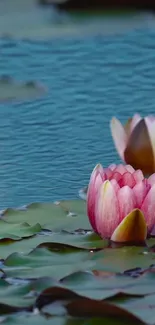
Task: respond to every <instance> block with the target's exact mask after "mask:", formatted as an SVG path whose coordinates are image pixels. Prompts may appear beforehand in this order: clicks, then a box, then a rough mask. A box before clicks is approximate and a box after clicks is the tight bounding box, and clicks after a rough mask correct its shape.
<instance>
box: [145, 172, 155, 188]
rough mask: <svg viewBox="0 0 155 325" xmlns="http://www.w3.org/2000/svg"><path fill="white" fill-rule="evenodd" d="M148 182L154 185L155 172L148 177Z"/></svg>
mask: <svg viewBox="0 0 155 325" xmlns="http://www.w3.org/2000/svg"><path fill="white" fill-rule="evenodd" d="M147 181H148V183H149V184H150V185H151V186H152V185H154V184H155V173H154V174H152V175H151V176H150V177H149V178H148V180H147Z"/></svg>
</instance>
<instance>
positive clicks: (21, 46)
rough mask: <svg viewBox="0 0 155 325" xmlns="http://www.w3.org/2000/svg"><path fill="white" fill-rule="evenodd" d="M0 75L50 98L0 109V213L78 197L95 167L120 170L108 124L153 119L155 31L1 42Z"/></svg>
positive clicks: (11, 104)
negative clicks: (36, 84)
mask: <svg viewBox="0 0 155 325" xmlns="http://www.w3.org/2000/svg"><path fill="white" fill-rule="evenodd" d="M0 49H1V55H0V71H1V74H11V75H13V76H14V77H15V78H16V80H38V81H40V82H42V83H44V84H45V86H47V88H48V89H49V93H48V94H47V96H45V97H44V98H41V99H37V100H34V101H28V102H24V103H23V102H16V103H9V104H0V157H1V158H0V208H4V207H6V206H17V205H22V204H25V203H28V202H31V201H51V200H59V199H64V198H72V197H76V196H78V190H79V189H80V188H81V187H83V186H84V185H86V184H87V182H88V178H89V174H90V172H91V170H92V168H93V167H94V165H95V164H96V163H97V162H101V163H102V164H103V165H108V164H109V163H111V162H114V161H115V162H119V158H118V155H117V153H116V151H115V148H114V145H113V142H112V138H111V135H110V129H109V119H110V118H111V117H112V116H113V115H117V117H118V118H120V119H121V120H122V121H124V120H125V119H126V118H127V117H128V116H130V115H132V114H133V113H135V112H136V111H137V112H140V113H142V114H143V115H144V114H148V113H154V111H155V29H154V27H153V25H152V26H147V27H146V25H145V26H144V28H141V29H137V30H134V31H128V32H126V33H123V34H120V35H118V36H112V35H110V36H105V35H101V34H100V35H92V36H91V35H89V37H84V36H78V37H76V38H74V37H72V38H68V39H66V40H65V39H64V38H63V39H53V40H51V41H42V42H39V41H36V42H33V41H27V40H21V41H19V40H5V39H1V40H0Z"/></svg>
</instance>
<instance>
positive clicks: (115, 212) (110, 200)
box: [95, 181, 120, 238]
mask: <svg viewBox="0 0 155 325" xmlns="http://www.w3.org/2000/svg"><path fill="white" fill-rule="evenodd" d="M95 215H96V227H97V231H98V233H99V234H100V235H101V237H102V238H110V237H111V235H112V233H113V232H114V230H115V228H116V227H117V226H118V224H119V219H120V217H119V207H118V200H117V195H116V192H115V186H113V184H112V183H111V182H109V181H105V182H104V183H103V184H102V185H101V187H100V190H99V192H98V196H97V200H96V206H95Z"/></svg>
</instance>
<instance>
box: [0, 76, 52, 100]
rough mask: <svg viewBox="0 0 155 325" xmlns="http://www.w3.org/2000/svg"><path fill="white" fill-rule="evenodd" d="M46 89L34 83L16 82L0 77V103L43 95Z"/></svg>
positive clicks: (7, 77) (9, 78)
mask: <svg viewBox="0 0 155 325" xmlns="http://www.w3.org/2000/svg"><path fill="white" fill-rule="evenodd" d="M45 92H46V89H45V88H44V87H43V86H42V85H41V84H39V83H38V82H35V81H29V82H16V81H15V80H14V79H13V78H11V77H10V76H2V77H0V101H2V102H3V101H4V102H6V101H13V100H22V101H23V100H27V99H32V98H37V97H40V96H41V95H43V94H44V93H45Z"/></svg>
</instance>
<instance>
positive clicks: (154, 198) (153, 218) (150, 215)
mask: <svg viewBox="0 0 155 325" xmlns="http://www.w3.org/2000/svg"><path fill="white" fill-rule="evenodd" d="M141 210H142V211H143V213H144V216H145V219H146V224H147V227H148V233H150V232H151V231H152V229H153V227H154V225H155V184H154V185H153V186H152V187H151V189H150V191H149V192H148V194H147V196H146V197H145V199H144V202H143V204H142V206H141Z"/></svg>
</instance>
